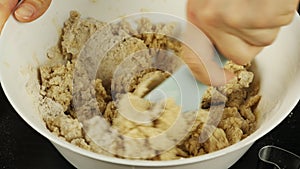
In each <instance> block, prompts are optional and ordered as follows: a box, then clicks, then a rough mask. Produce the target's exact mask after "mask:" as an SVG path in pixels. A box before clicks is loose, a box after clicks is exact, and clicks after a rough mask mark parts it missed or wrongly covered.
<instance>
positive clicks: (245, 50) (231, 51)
mask: <svg viewBox="0 0 300 169" xmlns="http://www.w3.org/2000/svg"><path fill="white" fill-rule="evenodd" d="M213 34H214V35H213V39H217V40H216V41H215V45H216V47H217V48H218V50H219V51H220V52H221V53H222V54H223V55H224V56H226V57H227V58H228V59H229V60H232V61H233V62H234V63H236V64H239V65H245V64H247V63H249V62H251V60H253V59H254V57H255V56H256V55H257V54H258V53H259V52H260V51H261V50H262V49H263V47H260V46H254V45H251V44H249V43H248V42H246V41H244V40H243V39H241V38H239V37H238V36H235V35H231V34H227V33H225V32H221V33H220V32H216V33H213Z"/></svg>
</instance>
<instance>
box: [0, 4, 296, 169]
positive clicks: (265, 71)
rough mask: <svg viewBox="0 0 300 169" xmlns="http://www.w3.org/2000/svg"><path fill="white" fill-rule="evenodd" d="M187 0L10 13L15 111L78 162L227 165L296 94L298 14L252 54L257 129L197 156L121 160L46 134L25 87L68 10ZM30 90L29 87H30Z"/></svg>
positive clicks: (127, 10) (103, 16) (168, 7)
mask: <svg viewBox="0 0 300 169" xmlns="http://www.w3.org/2000/svg"><path fill="white" fill-rule="evenodd" d="M185 3H186V1H184V0H181V1H176V2H174V0H163V1H162V0H143V1H141V0H110V1H107V0H76V1H74V0H54V1H53V2H52V4H51V7H50V8H49V10H48V11H47V13H46V14H45V15H44V16H43V17H41V18H40V19H38V20H37V21H35V22H32V23H29V24H21V23H18V22H16V21H15V20H14V19H13V18H10V19H9V20H8V22H7V24H6V26H5V28H4V30H3V32H2V35H1V37H0V57H1V59H0V78H1V83H2V87H3V89H4V91H5V94H6V95H7V97H8V99H9V101H10V103H11V104H12V105H13V107H14V108H15V109H16V111H17V112H18V113H19V115H20V116H21V117H22V118H23V119H24V120H25V121H26V122H27V123H28V124H29V125H30V126H31V127H32V128H34V129H35V130H37V131H38V132H39V133H40V134H42V135H43V136H45V137H46V138H48V139H49V140H50V141H51V142H52V143H53V144H54V146H55V147H56V148H57V149H58V151H59V152H60V153H61V154H62V155H63V156H64V157H65V158H66V159H67V160H68V161H69V162H70V163H72V164H73V165H74V166H76V167H77V168H84V169H94V168H111V169H121V168H122V169H124V168H138V169H144V168H153V167H156V168H174V169H176V168H178V169H180V168H183V167H185V168H188V169H196V168H197V169H198V168H202V167H203V168H210V169H221V168H228V167H230V166H231V165H232V164H234V163H235V162H236V161H237V160H238V159H239V158H240V157H241V156H242V155H243V154H244V153H245V152H246V151H247V150H248V149H249V148H250V146H251V145H252V144H253V143H254V142H255V141H256V140H257V139H259V138H260V137H262V136H263V135H265V134H266V133H268V132H269V131H270V130H272V129H273V128H274V127H275V126H277V125H278V124H279V123H280V122H281V121H282V120H283V119H284V118H285V117H286V116H287V115H288V114H289V112H290V111H291V110H292V109H293V108H294V106H295V105H296V104H297V102H298V100H299V98H300V92H298V89H299V87H298V86H300V57H299V56H300V48H299V44H300V18H299V16H298V15H296V16H295V18H294V20H293V22H292V23H291V24H290V25H288V26H286V27H283V28H282V30H281V31H280V34H279V36H278V38H277V39H276V41H275V43H274V44H272V45H271V46H269V47H267V48H265V49H264V50H263V51H262V52H261V53H260V54H259V56H257V58H256V59H255V63H256V64H255V65H256V68H255V70H256V72H257V74H258V75H259V78H260V81H261V84H260V85H261V89H260V94H261V95H262V99H261V101H260V103H259V105H258V107H257V109H258V111H259V112H260V117H259V118H258V119H259V121H258V129H257V130H256V131H255V132H254V133H253V134H251V135H250V136H249V137H247V138H245V139H244V140H242V141H240V142H239V143H237V144H234V145H232V146H229V147H227V148H225V149H222V150H219V151H216V152H213V153H210V154H206V155H203V156H199V157H193V158H188V159H180V160H173V161H141V160H126V159H118V158H113V157H107V156H104V155H99V154H95V153H92V152H89V151H86V150H83V149H81V148H79V147H76V146H74V145H72V144H69V143H67V142H65V141H62V140H61V139H58V138H57V137H56V136H54V135H53V134H51V133H50V132H49V131H48V129H47V128H46V127H45V125H44V122H43V121H42V120H41V118H40V116H39V113H38V111H37V107H36V105H35V104H34V99H32V96H31V95H30V94H29V93H28V90H27V89H26V88H27V87H26V84H27V82H28V81H33V82H34V81H36V82H37V78H34V79H32V78H30V75H29V74H30V72H31V73H32V72H35V70H36V68H37V67H38V66H39V65H40V64H41V63H43V62H45V61H46V60H47V58H46V55H45V53H46V51H47V49H48V48H49V47H51V46H54V45H55V44H56V43H57V41H58V33H59V29H60V28H61V27H62V25H63V22H64V21H65V20H66V19H67V18H68V16H69V11H70V10H74V9H76V10H78V11H79V12H80V13H81V14H82V15H83V16H84V17H85V16H86V17H87V16H90V17H95V18H96V19H99V20H103V21H110V20H112V19H115V18H117V17H119V16H124V15H126V14H131V13H136V12H141V11H154V12H165V13H169V14H173V15H176V16H179V17H182V18H184V17H185ZM31 92H34V91H31ZM33 94H34V93H33Z"/></svg>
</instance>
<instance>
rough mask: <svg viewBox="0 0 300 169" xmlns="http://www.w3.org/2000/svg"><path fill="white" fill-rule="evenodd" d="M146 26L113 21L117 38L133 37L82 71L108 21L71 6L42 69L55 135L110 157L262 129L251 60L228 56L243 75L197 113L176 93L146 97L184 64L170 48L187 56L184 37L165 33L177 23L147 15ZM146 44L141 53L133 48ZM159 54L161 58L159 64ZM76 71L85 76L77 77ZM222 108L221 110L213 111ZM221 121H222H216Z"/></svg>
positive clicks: (158, 153)
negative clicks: (183, 109) (83, 55)
mask: <svg viewBox="0 0 300 169" xmlns="http://www.w3.org/2000/svg"><path fill="white" fill-rule="evenodd" d="M138 25H139V26H138V27H137V29H136V30H135V29H133V28H131V26H130V24H129V23H127V22H121V23H120V24H118V25H112V26H111V27H110V28H111V29H110V30H109V31H108V32H106V33H107V34H108V35H109V36H111V38H110V39H111V41H112V42H111V43H115V41H120V38H118V37H119V35H120V34H123V35H126V36H127V35H128V36H130V38H126V39H121V41H120V42H118V43H116V45H115V46H114V47H113V48H112V49H111V50H110V51H109V52H108V53H106V55H105V56H103V59H102V60H101V63H100V64H99V65H100V67H99V69H98V70H97V73H96V76H95V77H90V75H89V71H91V70H92V69H93V67H92V66H91V67H90V68H87V69H84V68H82V67H80V65H79V66H78V67H79V69H83V70H82V71H79V72H76V73H77V74H76V73H75V74H74V70H75V69H76V68H77V67H76V66H77V65H78V64H77V63H78V62H79V61H78V60H79V59H80V58H78V57H79V55H80V51H81V49H82V47H83V46H84V44H85V43H86V42H87V41H88V39H89V38H90V37H91V36H92V35H93V34H94V33H95V32H97V31H99V30H101V29H104V27H105V26H107V25H106V24H105V23H103V22H100V21H97V20H95V19H92V18H87V19H82V18H81V17H80V14H79V13H78V12H75V11H72V12H71V13H70V18H69V19H68V20H67V21H66V22H65V25H64V28H63V31H62V35H61V38H60V42H59V44H58V45H57V46H55V47H53V48H51V49H50V50H49V53H48V57H49V58H50V60H49V63H46V64H45V65H42V66H41V67H40V68H39V74H40V106H39V109H40V112H41V116H42V118H43V120H44V121H45V124H46V127H47V128H48V129H49V130H50V131H51V132H52V133H53V134H55V135H56V136H58V137H60V138H62V139H64V140H66V141H68V142H70V143H71V144H74V145H76V146H79V147H81V148H83V149H86V150H89V151H93V152H96V153H101V154H105V155H108V156H116V157H119V158H128V159H145V160H173V159H180V158H188V157H193V156H198V155H203V154H206V153H210V152H213V151H217V150H220V149H222V148H225V147H228V146H230V145H232V144H234V143H237V142H239V141H240V140H242V139H244V138H245V137H247V136H248V135H250V134H251V133H253V132H254V131H255V129H256V114H255V108H256V105H257V104H258V102H259V100H260V95H259V94H258V90H259V84H258V83H254V82H253V81H254V74H253V72H251V71H249V68H250V65H246V66H239V65H236V64H234V63H232V62H228V63H227V64H226V65H225V69H228V70H229V71H232V72H233V73H234V74H235V75H236V78H235V79H233V80H232V81H231V82H230V83H228V84H226V85H224V86H220V87H209V88H208V89H207V91H206V92H205V94H204V95H203V99H202V103H201V108H200V109H199V110H198V111H196V112H187V113H180V107H179V106H178V105H176V104H175V102H174V101H173V100H172V99H167V100H163V101H161V102H159V103H151V102H149V101H147V100H144V99H142V97H143V96H145V95H146V94H147V93H148V92H149V91H151V89H153V88H154V87H155V86H157V85H158V84H160V83H161V82H162V81H163V80H165V79H166V78H168V77H169V76H170V74H171V73H173V72H174V71H175V70H176V68H178V66H180V64H182V63H180V62H178V60H176V59H175V60H174V59H172V57H169V55H168V52H163V51H167V50H171V51H173V52H174V53H175V54H177V55H179V56H180V54H181V44H180V43H179V42H178V41H176V40H174V39H172V38H168V37H167V36H165V35H170V34H172V33H174V29H175V27H176V25H175V24H163V23H161V24H152V23H151V22H150V21H149V20H147V19H145V18H143V19H141V20H139V21H138ZM145 32H154V33H145ZM140 51H142V52H141V53H139V55H138V57H139V58H140V59H136V57H137V55H132V54H135V53H137V52H140ZM153 56H154V57H156V60H157V61H158V62H157V63H158V64H157V63H156V64H155V65H153V63H151V59H153ZM53 60H54V61H53ZM86 60H87V62H86V63H88V64H89V65H94V64H96V63H93V62H95V60H93V59H91V60H89V59H86ZM167 63H168V64H167ZM151 64H152V65H151ZM149 65H150V67H149ZM166 65H169V66H168V67H166ZM126 66H127V67H130V66H131V67H134V66H135V67H137V69H127V68H126ZM151 66H152V67H151ZM88 69H91V70H88ZM162 70H167V71H162ZM75 76H76V77H77V76H79V77H80V78H77V79H75V81H76V83H73V82H74V77H75ZM113 78H114V80H112V79H113ZM77 81H78V82H77ZM77 100H80V101H77ZM222 105H223V107H222ZM224 105H225V107H224ZM220 112H221V113H222V114H220V117H215V116H213V114H214V113H216V114H218V113H220ZM213 120H219V123H218V124H217V125H213V124H212V123H211V121H213ZM93 127H95V129H97V130H95V129H93ZM115 131H118V132H117V133H116V132H115ZM166 131H167V132H166ZM99 133H100V134H101V136H100V137H99ZM162 133H163V134H162ZM179 136H180V137H179ZM173 145H175V146H173ZM166 147H167V148H166ZM141 149H143V151H141Z"/></svg>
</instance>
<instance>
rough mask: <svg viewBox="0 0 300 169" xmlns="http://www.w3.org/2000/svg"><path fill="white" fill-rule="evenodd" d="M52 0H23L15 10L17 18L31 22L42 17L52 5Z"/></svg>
mask: <svg viewBox="0 0 300 169" xmlns="http://www.w3.org/2000/svg"><path fill="white" fill-rule="evenodd" d="M50 3H51V0H23V2H22V3H21V4H20V5H19V6H18V7H17V9H16V10H15V13H14V15H15V18H16V19H17V20H18V21H20V22H30V21H33V20H35V19H37V18H38V17H40V16H41V15H42V14H43V13H45V11H46V10H47V9H48V7H49V6H50Z"/></svg>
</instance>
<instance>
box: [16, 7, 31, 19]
mask: <svg viewBox="0 0 300 169" xmlns="http://www.w3.org/2000/svg"><path fill="white" fill-rule="evenodd" d="M33 13H34V7H33V6H32V5H30V4H24V5H21V6H20V7H19V8H18V9H17V10H16V12H15V14H16V15H17V16H18V17H21V18H23V19H29V18H30V17H31V16H32V15H33Z"/></svg>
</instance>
